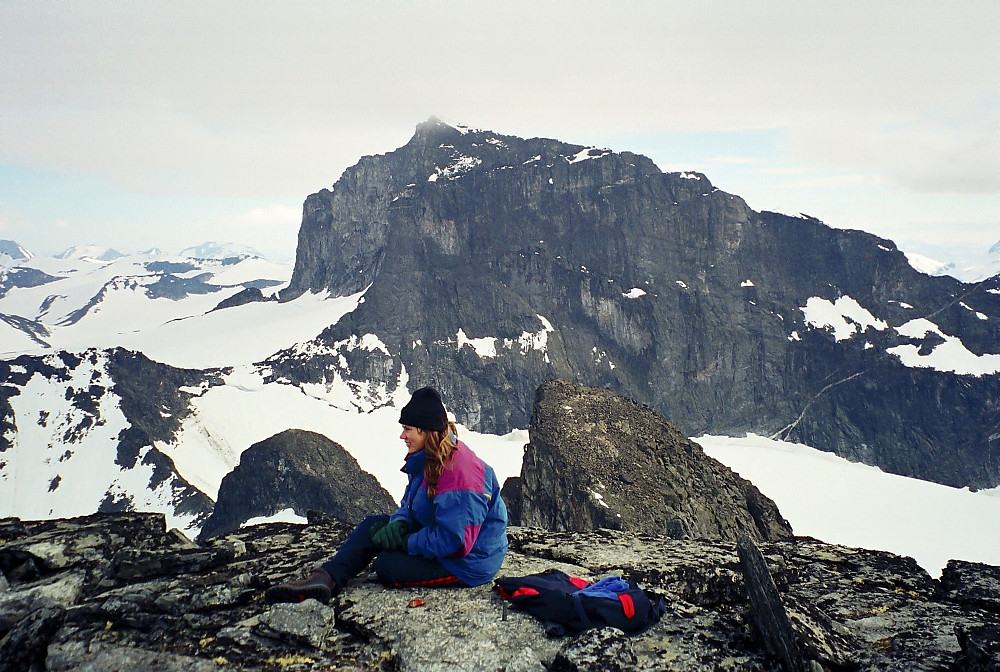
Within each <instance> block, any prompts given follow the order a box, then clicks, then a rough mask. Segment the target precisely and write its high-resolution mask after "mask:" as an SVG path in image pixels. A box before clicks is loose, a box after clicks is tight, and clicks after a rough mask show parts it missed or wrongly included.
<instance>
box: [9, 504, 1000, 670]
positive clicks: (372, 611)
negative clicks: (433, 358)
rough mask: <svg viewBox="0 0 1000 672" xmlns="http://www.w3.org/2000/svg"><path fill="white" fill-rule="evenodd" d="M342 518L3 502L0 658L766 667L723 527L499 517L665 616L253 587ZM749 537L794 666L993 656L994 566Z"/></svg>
mask: <svg viewBox="0 0 1000 672" xmlns="http://www.w3.org/2000/svg"><path fill="white" fill-rule="evenodd" d="M350 529H351V526H350V525H347V524H344V523H342V522H339V521H337V520H335V519H333V518H331V517H329V516H324V515H320V514H313V515H312V516H311V518H310V524H308V525H295V524H290V523H271V524H266V525H258V526H249V527H246V528H243V529H241V530H239V531H238V532H235V533H233V534H230V535H227V536H221V537H215V538H212V539H209V540H208V541H207V542H205V544H204V545H198V544H194V543H191V542H190V541H187V540H186V539H185V538H183V535H179V534H177V533H175V532H170V531H167V529H166V527H165V525H164V519H163V517H162V516H161V515H153V514H138V513H120V514H97V515H93V516H87V517H84V518H77V519H70V520H65V519H64V520H50V521H21V520H17V519H4V520H0V569H2V571H3V574H2V579H0V671H2V672H7V671H9V670H18V671H19V672H20V671H22V670H31V671H32V672H40V671H42V670H53V671H55V670H59V671H68V670H87V669H100V670H102V672H124V671H125V670H129V671H131V670H135V669H156V670H160V671H162V672H180V671H182V670H183V671H186V672H187V671H198V672H200V671H202V670H206V671H207V670H218V669H240V670H247V671H261V672H263V671H273V670H279V669H296V670H331V669H336V670H420V671H422V672H438V671H441V672H443V671H445V670H448V671H451V672H454V671H457V670H468V671H470V672H471V671H475V672H487V671H490V670H496V671H498V672H499V671H500V670H506V671H508V672H512V671H514V670H536V671H541V670H544V669H549V670H558V671H567V670H569V671H574V672H576V671H580V670H595V671H596V670H662V671H668V670H669V671H673V670H686V671H700V670H705V671H708V670H756V671H759V672H774V671H777V670H779V669H781V663H780V660H779V658H777V657H776V656H775V655H773V654H769V653H767V647H766V644H765V639H766V638H765V636H764V635H765V633H761V632H759V631H758V630H756V627H757V626H754V625H752V624H753V623H755V622H757V621H756V620H755V618H754V615H753V611H752V608H751V604H750V601H749V600H748V598H747V594H746V586H745V580H744V567H743V565H742V564H741V561H740V558H739V554H738V553H737V548H736V544H735V543H734V542H719V541H716V542H711V541H704V540H702V541H697V540H677V539H668V538H665V537H659V536H653V535H646V534H636V533H632V532H623V531H614V530H597V531H594V532H586V533H560V532H546V531H542V530H539V529H536V528H519V527H514V528H510V530H509V537H510V542H511V548H510V552H509V554H508V556H507V558H506V561H505V563H504V567H503V569H502V570H501V572H502V574H506V575H512V576H516V575H523V574H528V573H534V572H538V571H543V570H545V569H549V568H557V569H561V570H563V571H566V572H567V573H570V574H573V575H578V576H584V577H587V578H599V577H601V576H604V575H608V574H620V575H622V576H624V577H627V578H629V579H632V580H635V581H638V582H640V583H641V584H642V585H643V586H644V587H646V588H647V589H649V590H651V591H653V592H655V593H657V594H659V595H661V596H663V597H664V598H666V601H667V604H668V609H667V612H666V614H665V615H664V616H663V618H662V620H661V621H660V622H659V623H658V624H657V625H655V626H654V627H653V628H651V629H650V630H648V631H647V632H645V633H643V634H641V635H637V636H634V637H625V636H624V635H623V634H622V633H620V632H619V631H614V630H609V629H600V630H592V631H589V632H586V633H584V634H582V635H580V636H578V637H562V638H555V639H550V638H547V637H546V636H545V634H544V630H543V626H542V624H541V623H540V622H539V621H536V620H535V619H534V618H532V617H530V616H528V615H525V614H523V613H520V612H518V611H515V610H507V609H505V608H504V605H503V604H502V603H501V602H500V601H498V599H497V598H495V597H494V596H493V594H491V591H490V587H489V586H482V587H479V588H451V589H437V590H433V589H410V590H390V589H385V588H383V587H382V586H381V585H379V584H378V583H376V582H373V581H371V580H369V579H368V578H367V577H366V576H362V577H359V578H358V579H357V580H355V581H354V582H352V583H351V584H349V585H348V587H347V589H346V590H345V591H344V592H343V593H341V594H340V595H339V596H338V597H337V598H336V599H335V600H334V601H333V602H332V603H331V604H330V605H328V606H324V605H320V604H319V603H317V602H315V601H313V600H307V601H306V602H303V603H300V604H288V605H274V606H268V605H267V604H266V603H265V602H264V601H263V599H262V593H263V590H264V589H266V588H267V587H268V586H270V585H272V584H274V583H277V582H279V581H282V580H285V579H287V578H290V577H293V576H296V575H299V574H301V572H302V571H303V570H304V569H306V568H308V567H310V566H312V565H314V564H315V563H317V562H319V561H321V560H322V559H323V558H324V557H326V556H327V555H329V554H330V553H331V552H332V550H333V549H334V548H336V546H337V544H338V543H339V542H340V541H341V540H342V539H343V538H344V536H345V535H346V534H347V533H348V532H349V531H350ZM760 553H761V561H762V562H761V566H762V567H763V569H761V570H760V571H764V572H765V573H766V574H769V575H770V577H771V580H772V581H773V585H774V590H775V593H776V595H777V598H778V599H779V600H780V601H781V603H782V606H783V608H784V610H785V612H786V613H787V617H788V622H789V623H790V624H791V629H792V631H793V632H794V636H795V647H796V651H797V653H798V654H799V657H800V658H801V660H802V661H803V663H804V664H805V665H809V666H810V667H809V669H813V670H819V669H825V670H831V671H834V670H836V671H841V670H872V671H876V670H908V671H911V672H915V671H932V670H937V671H941V672H946V671H947V672H961V671H965V670H969V671H971V670H992V669H996V667H997V665H998V664H1000V657H998V653H997V652H998V645H1000V568H996V567H990V566H984V565H977V564H973V563H964V562H956V561H952V562H950V563H949V564H948V566H947V567H946V568H945V570H944V573H943V576H942V578H941V580H940V581H936V580H934V579H931V578H930V577H929V576H928V575H927V573H926V572H924V571H923V570H922V569H921V568H920V567H918V566H917V564H916V563H915V562H914V561H913V560H912V559H909V558H901V557H898V556H894V555H892V554H889V553H884V552H876V551H865V550H860V549H852V548H845V547H841V546H834V545H829V544H824V543H822V542H820V541H817V540H815V539H809V538H793V539H783V540H781V541H777V542H770V543H762V544H760ZM758 569H760V568H758ZM414 598H420V600H422V601H423V604H422V605H421V606H412V607H410V606H408V605H409V604H411V600H412V599H414ZM413 604H416V603H413Z"/></svg>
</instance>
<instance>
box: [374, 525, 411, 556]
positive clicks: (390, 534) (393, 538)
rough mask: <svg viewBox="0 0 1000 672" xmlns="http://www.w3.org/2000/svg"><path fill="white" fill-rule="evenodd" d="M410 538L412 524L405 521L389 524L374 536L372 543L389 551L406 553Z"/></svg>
mask: <svg viewBox="0 0 1000 672" xmlns="http://www.w3.org/2000/svg"><path fill="white" fill-rule="evenodd" d="M409 538H410V524H409V523H408V522H406V521H405V520H396V521H393V522H391V523H387V524H386V525H385V526H384V527H382V528H381V529H379V530H378V531H376V532H374V533H373V534H372V542H373V543H374V544H375V545H376V546H378V547H379V548H383V549H385V550H387V551H406V545H407V541H408V540H409Z"/></svg>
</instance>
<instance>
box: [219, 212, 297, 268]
mask: <svg viewBox="0 0 1000 672" xmlns="http://www.w3.org/2000/svg"><path fill="white" fill-rule="evenodd" d="M301 221H302V208H296V207H290V206H287V205H282V204H272V205H268V206H263V207H257V208H252V209H251V210H247V211H245V212H241V213H239V214H235V215H229V216H225V217H222V218H221V219H220V221H219V222H218V225H217V229H216V230H217V231H218V232H219V234H218V235H219V236H220V237H222V238H224V239H226V240H232V241H239V242H240V243H244V244H246V245H249V246H250V247H253V248H255V249H257V250H259V251H260V252H261V253H263V254H264V255H265V256H267V257H268V258H271V259H274V260H276V261H281V260H285V259H291V258H292V257H294V255H295V240H296V234H297V232H298V229H299V224H300V223H301Z"/></svg>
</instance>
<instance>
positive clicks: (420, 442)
mask: <svg viewBox="0 0 1000 672" xmlns="http://www.w3.org/2000/svg"><path fill="white" fill-rule="evenodd" d="M399 438H401V439H402V440H403V443H405V444H406V454H407V455H412V454H413V453H416V452H418V451H421V450H423V449H424V443H425V442H426V441H427V432H425V431H424V430H422V429H420V428H419V427H410V426H409V425H403V432H402V433H401V434H400V435H399Z"/></svg>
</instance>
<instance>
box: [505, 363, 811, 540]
mask: <svg viewBox="0 0 1000 672" xmlns="http://www.w3.org/2000/svg"><path fill="white" fill-rule="evenodd" d="M529 433H530V437H531V442H530V443H529V444H528V445H527V447H526V449H525V453H524V464H523V466H522V468H521V476H520V478H518V479H510V481H508V483H506V484H505V485H504V491H503V496H504V500H505V501H506V502H508V504H509V510H510V511H511V512H512V513H511V518H512V520H513V521H514V522H515V523H516V524H520V525H528V526H534V527H541V528H545V529H551V530H559V531H586V530H593V529H596V528H600V527H605V528H610V529H616V530H629V531H632V532H645V533H648V534H657V535H664V536H668V537H672V538H675V539H680V538H685V537H699V538H708V539H726V540H730V541H734V540H736V539H737V538H738V537H739V536H740V535H743V534H747V535H750V536H751V537H752V538H754V539H757V540H761V539H764V540H776V539H781V538H784V537H790V536H792V528H791V526H790V525H789V524H788V522H787V521H786V520H785V519H784V518H782V517H781V514H780V513H779V511H778V507H777V506H776V505H775V504H774V502H773V501H771V500H770V499H769V498H768V497H766V496H764V495H763V494H762V493H761V492H760V491H759V490H758V489H757V488H756V487H754V485H753V484H752V483H750V482H749V481H747V480H746V479H743V478H741V477H740V476H739V475H738V474H734V473H733V472H732V471H731V470H730V469H729V468H728V467H726V466H725V465H723V464H720V463H719V462H718V461H716V460H714V459H712V458H710V457H708V456H707V455H705V453H704V451H703V450H702V449H701V446H699V445H698V444H697V443H695V442H694V441H691V440H690V439H688V438H687V437H686V436H684V434H683V433H681V431H680V429H678V428H677V426H676V425H674V424H672V423H670V422H668V421H667V420H666V418H664V417H663V416H662V415H660V414H659V413H657V412H656V411H654V410H653V409H651V408H649V407H647V406H643V405H641V404H638V403H636V402H635V401H632V400H631V399H626V398H624V397H621V396H618V395H616V394H615V393H613V392H611V391H610V390H605V389H601V388H593V387H584V386H582V385H576V384H573V383H570V382H568V381H564V380H552V381H548V382H545V383H543V384H542V385H541V386H540V387H539V388H538V392H537V393H536V395H535V406H534V412H533V413H532V417H531V426H530V430H529Z"/></svg>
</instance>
